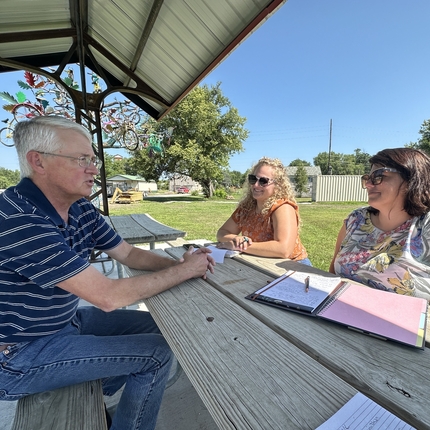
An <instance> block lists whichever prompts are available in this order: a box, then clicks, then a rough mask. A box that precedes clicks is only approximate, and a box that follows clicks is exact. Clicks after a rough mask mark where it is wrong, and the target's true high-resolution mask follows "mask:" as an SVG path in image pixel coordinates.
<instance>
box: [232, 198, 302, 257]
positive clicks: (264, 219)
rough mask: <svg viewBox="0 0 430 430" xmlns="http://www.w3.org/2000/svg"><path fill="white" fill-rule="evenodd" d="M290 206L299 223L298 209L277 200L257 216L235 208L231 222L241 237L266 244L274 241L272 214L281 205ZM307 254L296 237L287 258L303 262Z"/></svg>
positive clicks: (285, 201) (292, 204)
mask: <svg viewBox="0 0 430 430" xmlns="http://www.w3.org/2000/svg"><path fill="white" fill-rule="evenodd" d="M285 204H287V205H290V206H292V207H293V208H294V210H295V212H296V217H297V223H298V222H299V208H298V206H297V205H296V204H295V203H293V202H292V201H290V200H286V199H280V200H277V201H276V202H275V203H274V204H273V206H272V207H271V208H270V210H269V211H268V212H267V213H266V214H259V213H256V212H254V211H249V210H246V209H242V208H237V209H236V210H235V211H234V212H233V214H232V216H231V217H232V219H233V221H234V222H235V223H236V224H237V225H238V226H239V228H240V231H241V232H242V235H243V236H249V237H250V238H251V239H252V240H253V241H254V242H267V241H269V240H274V238H275V237H274V230H273V222H272V214H273V212H275V211H276V209H278V208H279V207H280V206H282V205H285ZM307 256H308V253H307V252H306V249H305V247H304V246H303V245H302V242H301V241H300V237H299V235H297V237H296V243H295V245H294V251H293V253H292V254H291V255H290V256H289V257H288V258H289V259H290V260H303V259H305V258H307Z"/></svg>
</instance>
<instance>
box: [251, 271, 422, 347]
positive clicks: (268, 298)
mask: <svg viewBox="0 0 430 430" xmlns="http://www.w3.org/2000/svg"><path fill="white" fill-rule="evenodd" d="M246 298H247V299H249V300H252V301H256V302H259V303H264V304H267V305H270V306H275V307H278V308H281V309H285V310H290V311H294V312H299V313H301V314H304V315H309V316H313V317H317V318H323V319H326V320H329V321H332V322H336V323H338V324H342V325H345V326H347V327H348V328H350V329H352V330H356V331H359V332H362V333H365V334H369V335H372V336H375V337H378V338H381V339H383V340H393V341H396V342H400V343H402V344H405V345H408V346H412V347H415V348H421V349H424V345H425V330H426V322H427V300H425V299H423V298H419V297H411V296H404V295H401V294H396V293H390V292H386V291H382V290H377V289H374V288H370V287H367V286H365V285H361V284H356V283H352V282H343V281H342V280H341V279H340V278H339V277H334V276H322V275H316V274H309V273H304V272H292V271H289V272H287V273H285V274H284V275H282V276H281V277H279V278H277V279H275V280H274V281H273V282H271V283H270V284H268V285H266V286H264V287H263V288H260V289H258V290H257V291H255V292H254V293H252V294H250V295H248V296H246Z"/></svg>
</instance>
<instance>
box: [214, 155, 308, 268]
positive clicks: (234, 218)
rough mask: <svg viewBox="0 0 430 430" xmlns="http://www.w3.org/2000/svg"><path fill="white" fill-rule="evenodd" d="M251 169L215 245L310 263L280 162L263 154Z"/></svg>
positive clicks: (292, 198)
mask: <svg viewBox="0 0 430 430" xmlns="http://www.w3.org/2000/svg"><path fill="white" fill-rule="evenodd" d="M251 172H252V174H250V175H248V180H247V182H246V184H245V187H246V188H245V191H246V192H245V195H244V197H243V198H242V200H241V201H240V202H239V205H238V207H237V208H236V210H235V211H234V212H233V214H232V215H231V217H230V218H229V219H228V220H227V221H226V222H225V223H224V225H223V226H222V227H221V228H220V229H219V230H218V233H217V239H218V241H219V244H218V247H219V248H225V249H231V250H236V251H241V252H246V253H248V254H253V255H258V256H262V257H278V258H288V259H290V260H295V261H299V262H301V263H305V264H308V265H310V261H309V259H308V258H307V256H308V254H307V252H306V249H305V248H304V246H303V245H302V243H301V241H300V237H299V227H300V217H299V209H298V206H297V203H296V199H295V198H294V191H293V188H292V186H291V183H290V181H289V179H288V175H287V172H286V170H285V167H284V166H283V164H282V162H281V161H280V160H278V159H276V158H267V157H263V158H261V159H260V160H259V161H258V162H257V164H256V165H255V166H253V168H252V169H251Z"/></svg>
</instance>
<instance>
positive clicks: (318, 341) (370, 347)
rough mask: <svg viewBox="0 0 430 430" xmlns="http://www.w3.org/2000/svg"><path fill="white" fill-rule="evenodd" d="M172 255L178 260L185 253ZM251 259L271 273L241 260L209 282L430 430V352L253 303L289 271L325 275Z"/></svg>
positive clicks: (361, 388)
mask: <svg viewBox="0 0 430 430" xmlns="http://www.w3.org/2000/svg"><path fill="white" fill-rule="evenodd" d="M166 251H167V252H168V253H169V254H171V255H173V256H175V257H176V258H177V257H178V256H179V255H181V254H182V252H183V249H181V248H171V249H167V250H166ZM245 258H246V259H247V260H248V264H250V262H252V261H254V264H255V265H256V266H257V267H260V265H261V267H265V268H266V273H262V272H260V271H256V270H255V269H253V268H252V267H251V266H250V265H244V264H242V263H240V262H238V261H234V260H237V258H236V257H235V258H233V259H226V260H225V262H224V264H218V265H217V266H216V272H215V274H214V275H208V282H209V283H210V284H211V285H213V286H214V287H215V288H217V289H218V290H219V291H220V292H222V293H223V294H225V296H226V297H229V298H231V299H232V300H233V301H235V302H236V303H238V304H239V305H240V306H241V307H242V308H244V309H246V310H248V311H249V312H250V313H251V314H252V315H254V316H256V317H257V318H258V319H259V320H260V321H262V322H264V323H265V324H266V325H267V326H268V327H269V328H271V329H272V330H274V331H276V332H277V333H279V334H280V335H281V336H282V337H284V338H285V339H287V340H288V341H289V342H291V343H292V344H294V345H295V346H297V347H298V348H299V349H300V350H302V351H304V352H305V353H306V354H307V355H309V356H310V357H312V358H313V359H315V360H317V361H319V362H320V363H322V364H323V365H324V366H325V367H327V368H328V369H330V370H331V371H332V372H333V373H335V374H336V375H338V376H339V377H340V378H342V379H343V380H345V381H346V382H348V383H349V384H351V385H353V386H354V387H355V388H356V389H357V390H359V391H361V392H362V393H363V394H365V395H367V396H368V397H370V398H372V399H373V400H375V401H376V402H377V403H379V404H380V405H382V406H383V407H385V408H386V409H388V410H390V411H391V412H393V413H394V414H395V415H397V416H399V417H400V418H402V419H403V420H405V421H407V422H409V423H410V424H411V425H413V426H415V427H417V428H420V429H430V415H429V414H428V413H427V411H428V410H430V398H429V396H428V387H429V386H430V351H429V349H428V348H426V349H425V351H421V350H415V349H412V348H408V347H406V346H402V345H399V344H396V343H394V342H388V341H387V342H384V341H381V340H379V339H374V338H371V337H369V336H365V335H362V334H359V333H355V332H353V331H350V330H348V329H346V328H345V327H342V326H340V325H337V324H334V323H330V322H327V321H322V320H317V319H315V318H311V317H308V316H303V315H299V314H295V313H293V312H288V311H284V310H281V309H276V308H273V307H270V306H265V305H263V304H259V303H254V302H252V301H250V300H247V299H245V296H246V295H248V294H250V293H252V292H253V291H255V290H256V289H258V288H260V287H261V286H262V285H265V284H266V283H267V281H269V280H272V279H274V278H275V277H276V276H279V275H280V274H282V273H284V272H285V270H287V269H289V268H292V269H294V270H300V269H302V270H306V271H309V272H310V273H320V274H321V271H319V270H318V269H315V268H311V267H308V266H302V265H299V263H294V262H291V261H285V260H278V259H265V258H259V257H250V256H246V257H245ZM270 272H271V273H272V275H269V273H270ZM274 272H277V273H276V274H275V273H274ZM327 275H328V276H330V274H327Z"/></svg>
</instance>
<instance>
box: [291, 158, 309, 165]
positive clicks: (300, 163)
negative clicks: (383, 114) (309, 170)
mask: <svg viewBox="0 0 430 430" xmlns="http://www.w3.org/2000/svg"><path fill="white" fill-rule="evenodd" d="M310 165H311V163H309V162H307V161H305V160H300V158H296V159H295V160H293V161H292V162H291V163H290V164H289V166H292V167H294V166H310Z"/></svg>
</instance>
